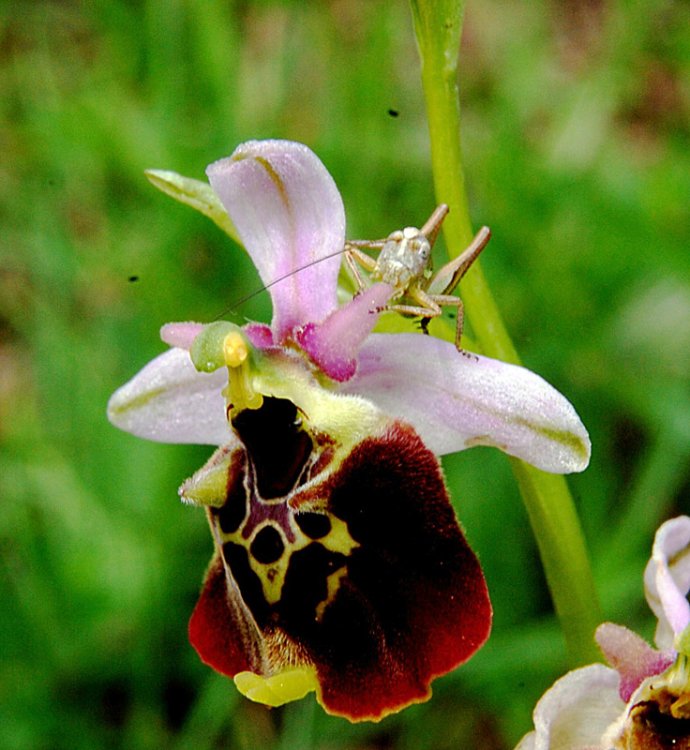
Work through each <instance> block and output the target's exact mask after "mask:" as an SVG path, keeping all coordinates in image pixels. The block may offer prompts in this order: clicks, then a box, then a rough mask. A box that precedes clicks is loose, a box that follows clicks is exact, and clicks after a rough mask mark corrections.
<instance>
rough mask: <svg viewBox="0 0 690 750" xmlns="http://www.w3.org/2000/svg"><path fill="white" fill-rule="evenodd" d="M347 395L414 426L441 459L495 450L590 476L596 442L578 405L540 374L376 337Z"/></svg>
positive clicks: (443, 348) (427, 339)
mask: <svg viewBox="0 0 690 750" xmlns="http://www.w3.org/2000/svg"><path fill="white" fill-rule="evenodd" d="M343 390H344V391H346V392H348V393H353V394H358V395H361V396H364V397H365V398H370V399H371V400H372V401H374V402H375V403H376V404H377V405H378V406H379V407H380V408H381V409H382V410H383V411H385V412H387V413H388V414H391V415H392V416H396V417H399V418H401V419H404V420H406V421H407V422H410V423H411V424H412V425H413V426H414V427H415V429H416V430H417V432H419V434H420V435H421V436H422V439H423V440H424V442H425V443H426V444H427V445H428V446H429V448H430V449H431V450H432V451H434V452H435V453H437V454H439V455H442V454H444V453H453V452H455V451H459V450H462V449H464V448H470V447H472V446H475V445H492V446H495V447H497V448H500V449H501V450H503V451H505V452H506V453H509V454H510V455H512V456H517V457H518V458H522V459H524V460H525V461H528V462H529V463H531V464H533V465H534V466H536V467H537V468H540V469H544V470H545V471H551V472H556V473H569V472H573V471H582V470H583V469H584V468H585V467H586V466H587V464H588V462H589V455H590V442H589V436H588V435H587V431H586V430H585V428H584V426H583V424H582V422H581V421H580V418H579V417H578V415H577V413H576V412H575V409H574V408H573V407H572V405H571V404H570V403H569V402H568V401H567V400H566V399H565V398H564V397H563V396H562V395H561V394H560V393H559V392H558V391H557V390H555V388H553V387H552V386H550V385H549V384H548V383H547V382H546V381H545V380H543V379H542V378H540V377H539V376H538V375H535V374H534V373H533V372H530V371H529V370H526V369H524V368H522V367H516V366H515V365H508V364H505V363H503V362H499V361H497V360H493V359H488V358H486V357H475V356H474V355H465V354H461V353H459V352H458V351H457V350H456V349H455V347H454V346H453V345H452V344H450V343H448V342H446V341H441V340H439V339H436V338H433V337H431V336H422V335H418V334H406V333H401V334H372V335H371V336H370V337H369V338H368V339H367V341H366V342H365V343H364V345H363V346H362V348H361V350H360V356H359V366H358V370H357V374H356V375H355V377H354V378H352V380H349V381H348V382H347V383H345V384H344V386H343Z"/></svg>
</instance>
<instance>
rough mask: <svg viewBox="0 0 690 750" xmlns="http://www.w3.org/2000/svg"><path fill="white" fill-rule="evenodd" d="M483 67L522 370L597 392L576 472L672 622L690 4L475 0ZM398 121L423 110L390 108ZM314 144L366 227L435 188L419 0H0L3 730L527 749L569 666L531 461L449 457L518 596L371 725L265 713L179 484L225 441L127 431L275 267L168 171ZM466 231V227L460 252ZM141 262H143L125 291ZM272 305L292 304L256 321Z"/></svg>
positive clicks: (468, 69) (596, 536)
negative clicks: (192, 621)
mask: <svg viewBox="0 0 690 750" xmlns="http://www.w3.org/2000/svg"><path fill="white" fill-rule="evenodd" d="M463 51H464V57H463V62H462V65H461V90H462V104H463V111H464V123H463V138H464V146H465V153H466V168H467V180H468V186H469V193H470V196H471V202H472V215H473V219H474V221H475V223H476V225H479V224H482V223H486V224H489V225H490V226H491V228H492V230H493V233H494V239H492V241H491V244H490V247H489V249H488V250H487V251H486V252H485V253H484V256H483V266H484V270H485V272H486V274H487V276H488V278H489V281H490V283H491V285H492V289H493V291H494V293H495V296H496V298H497V300H498V302H499V304H500V306H501V309H502V311H503V313H504V316H505V319H506V322H507V325H508V328H509V330H510V331H511V334H512V335H513V337H514V340H515V342H516V345H517V347H518V350H519V351H520V353H521V356H522V357H523V359H524V361H525V363H526V364H527V365H528V366H529V367H531V368H532V369H534V370H536V371H537V372H539V373H540V374H542V375H543V376H544V377H546V378H547V379H548V380H550V381H551V382H552V383H553V384H554V385H556V386H557V387H558V388H559V389H560V390H561V391H563V392H564V393H565V394H567V396H568V397H569V398H570V399H571V400H572V402H573V403H574V404H575V405H576V407H577V409H578V411H579V412H580V414H581V416H582V418H583V420H584V422H585V423H586V425H587V426H588V428H589V430H590V432H591V436H592V442H593V457H592V463H591V466H590V468H589V469H588V470H587V472H586V473H584V474H582V475H579V476H575V477H573V478H572V479H571V480H570V486H571V488H572V490H573V493H574V495H575V497H576V501H577V505H578V509H579V512H580V514H581V517H582V521H583V525H584V528H585V532H586V536H587V541H588V544H589V547H590V549H591V552H592V557H593V564H594V567H595V571H596V577H597V585H598V589H599V592H600V595H601V600H602V607H603V610H604V613H605V616H606V618H607V619H614V620H616V621H618V622H621V623H624V624H627V625H631V626H633V627H636V628H638V629H639V630H640V631H641V632H642V633H643V634H645V635H646V636H648V637H651V634H652V631H653V621H652V617H651V614H650V613H649V611H648V609H647V607H646V605H645V604H644V600H643V596H642V585H641V574H642V570H643V566H644V563H645V561H646V558H647V556H648V554H649V549H650V545H651V541H652V536H653V532H654V529H655V528H656V526H657V524H658V523H659V522H660V521H661V520H662V519H664V518H667V517H670V516H671V515H673V514H677V513H679V512H689V511H690V481H689V480H690V470H689V462H688V456H689V454H690V388H689V385H690V383H689V381H690V260H689V251H690V148H689V147H690V131H689V118H690V83H689V81H690V76H689V73H690V6H688V4H687V3H685V2H682V0H678V1H677V2H672V1H671V2H669V1H667V0H634V1H633V2H622V1H619V2H615V1H614V0H587V2H575V1H574V0H570V1H566V0H560V1H557V0H550V1H547V0H535V2H530V3H524V2H519V1H518V0H505V1H504V2H499V1H498V0H487V1H484V2H482V1H480V0H472V1H471V2H469V3H468V8H467V13H466V25H465V33H464V42H463ZM396 115H397V116H396ZM266 137H280V138H290V139H294V140H299V141H302V142H304V143H307V144H308V145H309V146H310V147H311V148H312V149H314V150H315V151H316V153H317V154H318V155H319V156H320V157H321V158H322V160H323V161H324V162H325V164H326V166H327V167H328V168H329V170H330V171H331V173H332V174H333V176H334V178H335V180H336V182H337V184H338V185H339V187H340V190H341V192H342V195H343V199H344V202H345V206H346V210H347V214H348V235H349V236H350V237H379V236H381V235H385V234H387V233H388V232H390V231H391V230H393V229H396V228H399V227H400V226H404V225H409V224H417V225H419V224H420V223H422V222H423V221H424V219H425V218H426V217H427V215H428V214H429V213H430V211H431V209H432V208H433V206H434V196H433V191H432V178H431V174H430V167H429V161H430V160H429V146H428V137H427V131H426V123H425V116H424V104H423V100H422V95H421V86H420V81H419V66H418V59H417V54H416V49H415V44H414V39H413V36H412V29H411V20H410V14H409V9H408V7H407V4H406V3H405V2H404V1H403V0H394V1H392V2H390V1H387V0H328V1H326V0H324V1H318V2H316V1H315V2H299V1H297V0H295V1H294V2H287V1H285V2H268V1H264V2H262V1H260V0H257V1H255V2H249V1H245V2H232V1H230V0H227V1H226V2H219V1H218V0H146V1H143V0H90V2H78V1H77V0H64V1H63V2H57V1H55V2H48V1H47V0H33V1H32V0H24V1H22V0H9V2H5V3H4V4H2V6H0V143H1V144H2V159H1V161H0V218H1V225H0V226H1V232H0V441H1V444H0V450H1V452H0V502H1V506H0V507H1V512H0V561H1V566H2V567H1V578H0V601H1V602H2V604H1V606H0V610H1V613H0V716H1V719H0V747H2V748H7V750H25V749H26V750H29V749H30V750H43V749H44V748H45V749H46V750H47V749H52V748H56V749H60V748H70V749H80V748H101V747H102V748H128V749H131V750H138V749H139V748H142V749H143V748H174V749H176V750H182V748H194V749H195V750H204V749H205V748H249V749H253V748H262V749H263V748H266V749H267V750H268V749H271V750H272V749H274V748H275V749H276V750H278V749H282V748H285V749H288V748H289V749H290V750H295V749H297V750H301V749H302V748H304V749H308V748H314V749H317V748H318V750H330V749H331V748H332V749H333V750H336V749H338V748H342V749H345V748H347V749H348V750H350V749H354V748H357V749H362V750H363V749H369V748H372V749H373V748H381V749H383V748H396V749H397V748H400V749H404V750H412V749H414V750H426V749H427V748H428V749H429V750H432V749H433V750H446V748H448V750H450V749H451V748H461V749H462V748H478V749H479V750H485V749H486V750H499V749H504V748H511V747H512V746H513V745H514V743H515V741H516V740H517V738H518V737H519V736H520V735H521V734H522V732H524V731H526V730H527V729H528V728H529V727H530V724H531V719H530V712H531V709H532V707H533V704H534V702H535V700H536V698H537V697H538V696H539V695H541V693H542V692H543V690H544V689H545V688H546V687H547V686H548V685H549V684H551V682H552V680H553V679H554V678H555V676H557V675H558V674H560V673H562V672H563V670H564V669H565V668H566V665H565V657H564V647H563V642H562V638H561V635H560V633H559V630H558V627H557V624H556V622H555V620H554V618H553V615H552V612H551V607H550V603H549V597H548V593H547V592H546V590H545V585H544V581H543V577H542V574H541V571H540V566H539V561H538V557H537V554H536V551H535V545H534V543H533V540H532V538H531V535H530V531H529V527H528V523H527V520H526V516H525V513H524V511H523V509H522V506H521V503H520V498H519V495H518V492H517V489H516V486H515V484H514V481H513V479H512V476H511V474H510V471H509V468H508V464H507V461H506V460H505V458H504V457H503V456H502V455H500V454H498V453H497V452H496V451H493V450H490V449H484V448H478V449H474V450H471V451H467V452H465V453H463V454H459V455H456V456H453V457H450V458H448V459H447V460H445V461H444V466H445V468H446V472H447V477H448V482H449V486H450V488H451V491H452V495H453V499H454V503H455V505H456V508H457V510H458V513H459V516H460V518H461V520H462V523H463V525H464V526H465V529H466V532H467V535H468V537H469V539H470V541H471V543H472V545H473V546H474V548H475V550H476V551H477V553H478V554H479V556H480V558H481V560H482V563H483V566H484V569H485V572H486V575H487V579H488V582H489V586H490V589H491V593H492V598H493V603H494V607H495V627H494V634H493V636H492V638H491V640H490V642H489V644H488V645H487V646H486V647H485V648H484V649H483V650H482V651H481V652H480V653H479V654H478V655H477V656H476V657H475V658H474V659H473V660H472V661H471V662H470V663H468V664H467V665H466V666H465V667H463V668H461V669H459V670H457V671H456V672H454V673H452V674H451V675H448V676H447V677H444V678H442V679H439V680H438V681H437V682H436V683H435V686H434V698H433V699H432V700H431V702H429V703H427V704H425V705H422V706H415V707H413V708H411V709H409V710H407V711H404V712H402V713H401V714H399V715H397V716H395V717H392V718H389V719H387V720H385V721H383V722H382V723H381V724H378V725H360V726H351V725H349V724H348V723H346V722H344V721H342V720H339V719H334V718H330V717H327V716H325V715H324V714H323V713H322V711H321V710H320V709H319V708H318V707H316V705H315V703H314V701H313V699H312V698H309V699H307V700H305V701H303V702H301V703H299V704H295V705H291V706H288V707H286V708H284V709H278V710H274V711H269V710H268V709H264V708H263V707H260V706H255V705H252V704H250V703H248V702H246V701H245V700H244V699H242V698H240V697H239V696H238V695H237V694H236V692H235V689H234V687H233V685H232V683H231V682H229V681H228V680H225V679H223V678H221V677H218V676H217V675H215V674H213V673H212V672H211V671H210V670H209V669H207V668H206V667H204V666H203V665H202V664H201V663H200V662H199V661H198V659H197V657H196V655H195V653H194V652H193V650H192V649H191V647H190V646H189V645H188V643H187V639H186V622H187V618H188V616H189V613H190V612H191V609H192V607H193V605H194V602H195V599H196V595H197V592H198V588H199V585H200V583H201V579H202V574H203V571H204V567H205V565H206V563H207V561H208V559H209V556H210V553H211V539H210V536H209V534H208V530H207V528H206V522H205V519H204V516H203V513H201V512H199V511H197V510H195V509H191V508H187V507H183V506H182V505H181V504H180V503H179V502H178V500H177V495H176V489H177V486H178V485H179V484H180V482H181V481H182V480H183V479H184V478H185V477H187V476H188V475H190V474H191V472H192V471H193V470H195V469H196V468H198V466H200V465H201V463H202V462H203V461H204V460H205V458H206V456H207V455H208V453H209V450H208V449H207V448H197V447H186V446H182V447H181V446H166V445H157V444H152V443H146V442H144V441H140V440H137V439H136V438H134V437H131V436H129V435H126V434H124V433H121V432H119V431H117V430H116V429H115V428H113V427H111V426H110V424H109V423H108V422H107V421H106V418H105V404H106V401H107V399H108V396H109V394H110V393H111V392H112V391H113V390H114V389H115V388H116V387H117V386H118V385H120V384H121V383H123V382H124V381H125V380H126V379H128V378H129V377H131V376H132V375H133V374H134V373H135V372H136V371H137V370H138V369H139V368H140V367H141V366H143V365H144V364H145V363H146V362H147V361H148V360H149V359H151V358H152V357H153V356H154V355H156V354H157V353H159V352H161V351H162V350H163V345H162V344H161V343H160V341H159V340H158V336H157V331H158V328H159V326H160V325H161V324H163V323H165V322H167V321H171V320H188V319H192V320H202V321H204V320H210V319H212V318H214V317H215V316H216V315H218V314H219V313H220V312H221V311H222V310H223V309H224V308H226V307H228V306H229V305H232V303H233V300H236V299H239V298H240V297H242V296H243V295H245V294H246V293H247V292H248V291H251V290H252V289H254V288H255V287H256V286H257V285H258V278H257V277H256V275H255V273H254V271H253V268H252V267H251V264H250V263H249V261H248V259H247V257H246V255H245V254H244V253H243V252H242V251H241V250H240V249H239V248H238V247H236V246H234V245H233V244H232V242H231V241H230V240H228V239H227V238H226V237H225V236H223V235H222V234H221V232H220V231H219V230H218V229H217V228H216V227H215V226H214V225H212V224H211V223H210V222H209V221H207V220H206V219H204V218H203V217H201V216H198V215H196V214H195V213H194V212H193V211H191V210H190V209H188V208H187V207H184V206H180V205H179V204H176V203H175V202H174V201H171V200H170V199H169V198H166V197H165V196H163V195H162V194H160V193H158V192H157V191H155V190H154V189H153V188H152V187H151V186H150V185H149V184H148V183H147V181H146V180H145V179H144V177H143V170H144V169H145V168H148V167H155V168H163V169H174V170H176V171H179V172H181V173H183V174H187V175H190V176H194V177H199V178H201V177H202V176H203V171H204V168H205V166H206V165H207V164H208V163H209V162H211V161H213V160H215V159H217V158H219V157H221V156H225V155H228V154H229V153H230V152H231V151H232V150H233V149H234V147H235V145H236V144H238V143H240V142H242V141H244V140H248V139H252V138H266ZM439 244H440V245H442V243H439ZM131 277H136V278H137V280H136V281H132V280H130V279H131ZM242 313H243V314H244V315H246V316H248V317H250V318H254V319H263V320H267V319H268V317H269V315H270V310H269V303H268V300H267V298H266V295H259V296H258V297H256V298H254V299H252V300H251V301H250V302H249V303H248V304H247V305H245V306H244V307H243V309H242Z"/></svg>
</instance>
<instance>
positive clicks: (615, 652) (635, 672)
mask: <svg viewBox="0 0 690 750" xmlns="http://www.w3.org/2000/svg"><path fill="white" fill-rule="evenodd" d="M595 637H596V641H597V643H598V644H599V648H600V649H601V650H602V651H603V652H604V656H605V657H606V661H607V662H608V663H609V664H610V665H611V666H612V667H613V668H614V669H615V670H616V671H617V672H618V674H619V675H620V686H619V693H620V697H621V699H622V700H623V701H625V702H626V703H627V702H628V700H630V696H631V695H632V694H633V693H634V692H635V690H637V688H638V687H639V686H640V685H641V684H642V682H643V681H644V680H645V679H646V678H647V677H650V676H651V675H655V674H661V672H663V671H664V670H665V669H666V668H667V667H670V666H671V664H673V661H674V659H675V654H673V653H667V654H664V653H662V652H660V651H655V650H654V649H653V648H652V647H651V646H650V645H649V644H648V643H647V642H646V641H645V640H644V639H643V638H640V636H639V635H637V633H633V631H632V630H628V628H624V627H623V626H622V625H615V624H614V623H612V622H605V623H603V624H602V625H600V626H599V627H598V628H597V631H596V636H595Z"/></svg>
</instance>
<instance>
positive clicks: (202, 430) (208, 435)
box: [108, 348, 235, 445]
mask: <svg viewBox="0 0 690 750" xmlns="http://www.w3.org/2000/svg"><path fill="white" fill-rule="evenodd" d="M227 378H228V373H227V370H226V369H225V368H221V369H219V370H216V372H213V373H210V374H209V373H201V372H198V371H197V370H196V368H195V367H194V365H193V364H192V361H191V359H190V358H189V352H187V351H186V350H185V349H177V348H176V349H170V350H169V351H167V352H165V354H161V355H160V356H159V357H156V359H154V360H152V361H151V362H149V363H148V364H147V365H146V367H144V369H143V370H141V371H140V372H139V373H138V374H137V375H135V376H134V377H133V378H132V379H131V380H130V381H129V382H128V383H125V384H124V385H123V386H122V387H121V388H118V390H117V391H115V393H114V394H113V395H112V396H111V397H110V401H109V402H108V418H109V419H110V421H111V422H112V423H113V424H114V425H115V426H116V427H119V428H120V429H121V430H125V432H131V433H132V434H133V435H137V436H138V437H143V438H147V439H148V440H156V441H158V442H161V443H200V444H206V445H223V444H225V443H230V442H233V441H234V440H235V438H234V437H233V435H232V433H231V432H230V428H229V427H228V423H227V420H226V417H225V399H224V398H223V396H222V395H221V391H222V389H223V386H224V385H225V384H226V383H227Z"/></svg>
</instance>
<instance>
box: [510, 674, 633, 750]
mask: <svg viewBox="0 0 690 750" xmlns="http://www.w3.org/2000/svg"><path fill="white" fill-rule="evenodd" d="M624 708H625V704H624V703H623V701H622V700H621V699H620V698H619V696H618V674H617V673H616V672H615V671H614V670H613V669H609V668H608V667H605V666H603V665H602V664H591V665H590V666H588V667H582V668H581V669H575V670H573V671H572V672H568V674H567V675H565V676H564V677H561V679H560V680H557V681H556V682H555V683H554V684H553V685H552V687H551V688H549V690H547V691H546V693H544V695H543V696H542V697H541V699H540V700H539V702H538V703H537V706H536V708H535V709H534V732H530V733H529V734H528V735H526V736H525V737H523V739H522V741H521V742H520V743H519V744H518V746H517V748H516V750H599V749H601V750H603V747H602V744H601V738H602V735H603V734H604V732H605V731H606V729H607V728H608V727H609V726H610V725H611V724H612V723H613V722H614V721H615V720H616V718H617V717H618V716H619V715H620V714H621V712H622V711H623V710H624Z"/></svg>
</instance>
